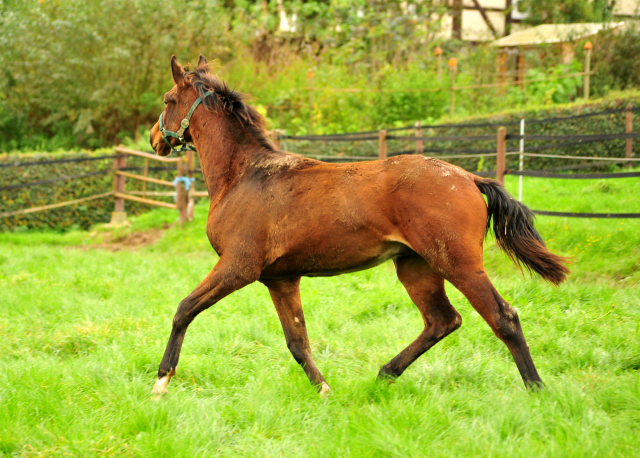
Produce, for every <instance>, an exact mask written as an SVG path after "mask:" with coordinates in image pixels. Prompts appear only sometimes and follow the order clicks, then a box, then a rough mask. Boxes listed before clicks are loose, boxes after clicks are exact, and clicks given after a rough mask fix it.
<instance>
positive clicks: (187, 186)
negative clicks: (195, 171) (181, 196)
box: [173, 177, 196, 202]
mask: <svg viewBox="0 0 640 458" xmlns="http://www.w3.org/2000/svg"><path fill="white" fill-rule="evenodd" d="M195 181H196V179H195V178H189V177H176V179H175V180H173V185H174V186H175V187H176V193H175V194H174V195H173V201H174V202H175V201H177V200H178V183H184V189H186V190H187V191H189V189H190V188H191V183H194V182H195Z"/></svg>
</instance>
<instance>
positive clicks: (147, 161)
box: [142, 159, 149, 199]
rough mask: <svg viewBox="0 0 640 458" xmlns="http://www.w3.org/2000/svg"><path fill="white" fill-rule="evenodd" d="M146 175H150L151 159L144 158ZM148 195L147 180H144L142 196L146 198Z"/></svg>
mask: <svg viewBox="0 0 640 458" xmlns="http://www.w3.org/2000/svg"><path fill="white" fill-rule="evenodd" d="M144 176H145V177H148V176H149V159H145V160H144ZM146 197H147V182H146V181H143V182H142V198H143V199H144V198H146Z"/></svg>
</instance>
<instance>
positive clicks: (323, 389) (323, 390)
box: [320, 382, 331, 397]
mask: <svg viewBox="0 0 640 458" xmlns="http://www.w3.org/2000/svg"><path fill="white" fill-rule="evenodd" d="M330 395H331V387H330V386H329V384H328V383H327V382H322V385H320V396H322V397H327V396H330Z"/></svg>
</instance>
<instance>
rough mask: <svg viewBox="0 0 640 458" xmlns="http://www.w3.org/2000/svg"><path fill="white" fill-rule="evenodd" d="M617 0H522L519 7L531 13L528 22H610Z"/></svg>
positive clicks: (526, 19)
mask: <svg viewBox="0 0 640 458" xmlns="http://www.w3.org/2000/svg"><path fill="white" fill-rule="evenodd" d="M615 4H616V0H564V1H557V0H520V1H519V2H518V9H519V10H520V11H527V12H528V13H529V14H528V16H527V17H526V18H525V19H524V22H525V23H526V24H531V25H539V24H558V23H573V22H608V21H610V20H611V17H612V12H613V8H614V6H615Z"/></svg>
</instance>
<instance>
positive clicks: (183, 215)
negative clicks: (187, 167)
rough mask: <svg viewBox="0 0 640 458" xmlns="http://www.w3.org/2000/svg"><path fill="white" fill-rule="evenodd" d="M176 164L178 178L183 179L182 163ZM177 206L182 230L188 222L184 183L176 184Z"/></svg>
mask: <svg viewBox="0 0 640 458" xmlns="http://www.w3.org/2000/svg"><path fill="white" fill-rule="evenodd" d="M176 164H177V166H178V170H177V175H178V178H181V177H182V176H183V173H182V161H179V162H176ZM176 206H177V207H178V211H179V212H180V216H179V218H178V222H179V225H180V229H182V225H183V224H184V222H185V221H186V220H187V193H186V190H185V186H184V183H183V182H182V181H178V182H177V184H176Z"/></svg>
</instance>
